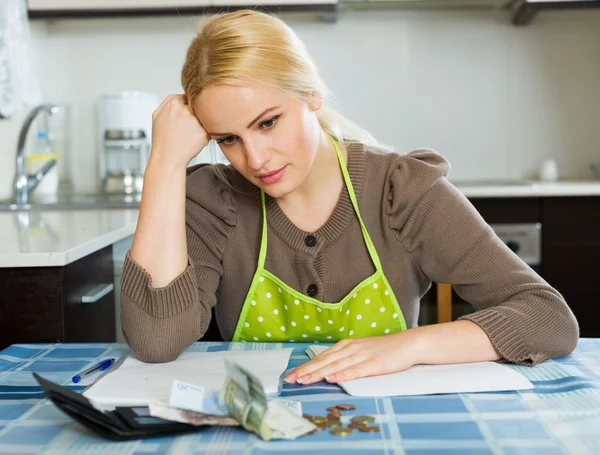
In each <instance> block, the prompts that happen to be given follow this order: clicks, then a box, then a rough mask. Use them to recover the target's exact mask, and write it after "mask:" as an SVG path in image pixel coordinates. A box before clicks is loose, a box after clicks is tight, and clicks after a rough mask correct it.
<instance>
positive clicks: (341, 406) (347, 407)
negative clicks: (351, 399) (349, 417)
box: [336, 403, 356, 411]
mask: <svg viewBox="0 0 600 455" xmlns="http://www.w3.org/2000/svg"><path fill="white" fill-rule="evenodd" d="M336 407H337V408H338V409H341V410H342V411H352V410H354V409H356V406H354V405H353V404H344V403H342V404H336Z"/></svg>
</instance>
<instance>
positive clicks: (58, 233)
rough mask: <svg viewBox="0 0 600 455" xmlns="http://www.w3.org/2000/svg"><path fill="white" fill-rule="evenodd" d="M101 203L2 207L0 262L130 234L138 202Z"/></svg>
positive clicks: (583, 187)
mask: <svg viewBox="0 0 600 455" xmlns="http://www.w3.org/2000/svg"><path fill="white" fill-rule="evenodd" d="M452 183H453V184H454V185H455V186H456V187H457V188H458V189H459V190H460V191H461V192H462V193H463V194H464V195H465V196H466V197H468V198H472V199H474V198H500V197H568V196H600V180H596V181H559V182H552V183H549V182H548V183H547V182H520V181H488V182H477V181H462V182H460V181H454V182H452ZM90 197H91V196H90ZM75 199H76V200H75ZM75 199H73V201H67V202H68V204H70V206H71V207H73V208H79V205H76V204H81V206H84V204H87V207H90V206H92V207H93V206H96V205H95V204H90V202H89V201H88V200H87V199H85V200H84V199H82V198H81V197H79V198H75ZM80 199H81V201H80ZM88 199H89V198H88ZM104 202H106V201H104ZM104 202H103V203H104ZM113 202H114V201H113ZM117 202H119V201H117ZM103 203H102V204H99V205H97V206H96V207H97V208H96V209H87V210H81V209H78V210H73V209H71V210H45V209H44V208H42V210H31V211H18V212H0V267H53V266H58V267H60V266H65V265H67V264H70V263H71V262H74V261H76V260H78V259H80V258H82V257H85V256H87V255H89V254H91V253H94V252H95V251H98V250H100V249H102V248H104V247H106V246H108V245H112V244H114V243H116V242H118V241H120V240H123V239H124V238H126V237H129V236H131V235H133V233H134V232H135V228H136V223H137V218H138V209H137V203H138V201H127V204H126V205H124V206H125V207H127V208H121V209H116V208H106V207H105V205H103ZM111 203H112V202H111Z"/></svg>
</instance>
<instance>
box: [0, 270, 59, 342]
mask: <svg viewBox="0 0 600 455" xmlns="http://www.w3.org/2000/svg"><path fill="white" fill-rule="evenodd" d="M62 277H63V268H62V267H26V268H11V269H8V268H0V349H4V348H5V347H6V346H9V345H11V344H16V343H57V342H61V341H64V328H63V306H62V280H63V278H62Z"/></svg>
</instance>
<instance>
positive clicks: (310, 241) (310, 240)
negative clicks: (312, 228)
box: [304, 235, 317, 246]
mask: <svg viewBox="0 0 600 455" xmlns="http://www.w3.org/2000/svg"><path fill="white" fill-rule="evenodd" d="M304 244H305V245H306V246H315V245H316V244H317V238H316V237H315V236H314V235H307V236H306V237H305V238H304Z"/></svg>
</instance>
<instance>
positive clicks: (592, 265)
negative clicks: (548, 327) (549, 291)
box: [541, 197, 600, 337]
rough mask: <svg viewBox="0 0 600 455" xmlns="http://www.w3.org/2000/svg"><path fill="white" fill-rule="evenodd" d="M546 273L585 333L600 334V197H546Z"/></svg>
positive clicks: (543, 203) (543, 257)
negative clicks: (599, 301)
mask: <svg viewBox="0 0 600 455" xmlns="http://www.w3.org/2000/svg"><path fill="white" fill-rule="evenodd" d="M541 209H542V215H543V228H542V229H543V235H542V255H543V256H542V276H543V277H544V279H545V280H546V281H548V282H549V283H550V284H551V285H552V286H554V287H555V288H556V289H557V290H558V291H559V292H560V293H561V294H563V296H564V297H565V299H566V301H567V303H568V304H569V306H570V307H571V309H572V310H573V312H574V313H575V316H577V320H578V321H579V327H580V329H581V336H584V337H600V305H599V304H598V300H599V299H600V292H598V287H597V283H596V280H598V279H600V197H568V198H544V199H542V204H541Z"/></svg>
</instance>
